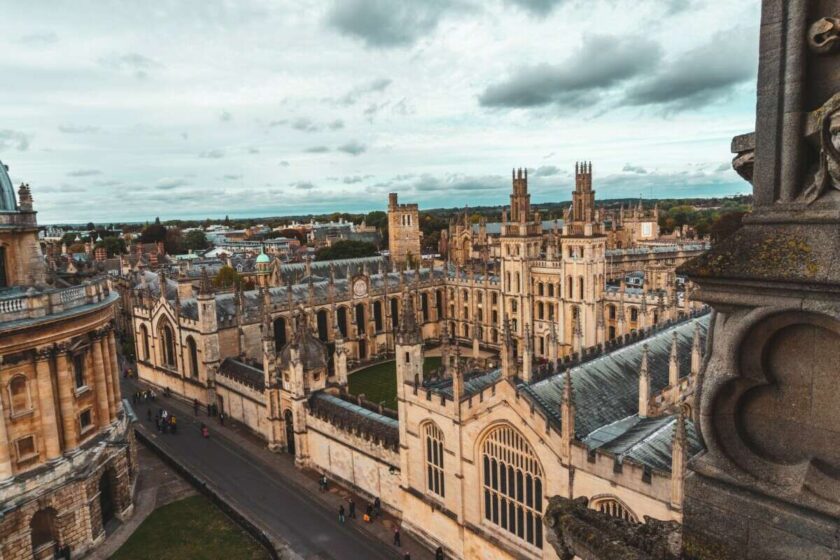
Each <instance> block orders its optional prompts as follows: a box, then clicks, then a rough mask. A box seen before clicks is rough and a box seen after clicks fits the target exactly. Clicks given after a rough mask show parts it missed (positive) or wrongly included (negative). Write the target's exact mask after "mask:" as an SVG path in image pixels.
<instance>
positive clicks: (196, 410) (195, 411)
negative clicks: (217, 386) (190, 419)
mask: <svg viewBox="0 0 840 560" xmlns="http://www.w3.org/2000/svg"><path fill="white" fill-rule="evenodd" d="M193 416H198V399H193Z"/></svg>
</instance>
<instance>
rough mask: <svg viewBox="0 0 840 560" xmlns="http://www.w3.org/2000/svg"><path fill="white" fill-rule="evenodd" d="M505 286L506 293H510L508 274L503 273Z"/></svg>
mask: <svg viewBox="0 0 840 560" xmlns="http://www.w3.org/2000/svg"><path fill="white" fill-rule="evenodd" d="M505 284H506V286H505V289H507V291H510V272H507V273H505Z"/></svg>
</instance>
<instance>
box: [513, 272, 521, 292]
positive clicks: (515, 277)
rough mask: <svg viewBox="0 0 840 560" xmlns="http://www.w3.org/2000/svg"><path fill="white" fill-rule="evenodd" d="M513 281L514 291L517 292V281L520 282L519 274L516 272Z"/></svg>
mask: <svg viewBox="0 0 840 560" xmlns="http://www.w3.org/2000/svg"><path fill="white" fill-rule="evenodd" d="M514 280H516V284H515V291H516V292H519V286H520V284H519V280H520V278H519V273H518V272H517V273H516V275H515V276H514Z"/></svg>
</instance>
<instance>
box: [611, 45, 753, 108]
mask: <svg viewBox="0 0 840 560" xmlns="http://www.w3.org/2000/svg"><path fill="white" fill-rule="evenodd" d="M756 33H757V30H756V29H744V28H735V29H731V30H728V31H723V32H719V33H716V34H715V35H714V36H713V37H712V39H711V41H709V42H708V43H707V44H705V45H703V46H701V47H698V48H696V49H694V50H691V51H688V52H686V53H685V54H683V55H682V56H679V57H678V58H676V59H674V60H672V61H671V62H670V63H669V64H667V65H664V66H663V67H662V68H660V69H659V71H658V72H656V73H655V74H654V75H653V76H652V77H650V78H648V79H646V80H644V81H642V82H641V83H639V84H637V85H635V86H633V87H631V88H630V89H629V91H628V92H627V95H626V98H625V102H626V103H627V104H629V105H639V106H642V105H657V106H660V107H662V108H664V109H665V110H667V111H682V110H686V109H696V108H699V107H702V106H704V105H708V104H710V103H713V102H715V101H718V100H720V99H722V98H725V97H726V96H728V95H729V94H730V93H732V91H733V90H734V89H735V88H736V87H738V86H739V85H741V84H744V83H747V82H750V81H754V80H755V75H756V71H757V69H758V49H757V47H756V45H757V41H756V38H755V35H756Z"/></svg>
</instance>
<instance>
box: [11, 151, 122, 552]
mask: <svg viewBox="0 0 840 560" xmlns="http://www.w3.org/2000/svg"><path fill="white" fill-rule="evenodd" d="M18 195H19V203H16V202H15V195H14V192H13V190H12V186H11V182H10V181H9V177H8V174H7V173H6V168H5V167H4V166H2V165H0V201H2V207H0V270H2V273H3V274H2V285H0V535H2V538H0V558H3V559H4V560H5V559H18V558H20V559H30V558H53V557H54V555H55V554H56V552H57V551H58V550H59V549H62V550H69V551H71V552H72V554H73V556H76V555H77V554H81V553H84V552H85V551H87V550H88V549H90V548H91V547H92V546H95V545H96V544H97V543H98V542H100V541H101V540H102V539H104V538H105V526H106V525H107V524H108V523H109V522H110V521H111V520H112V519H120V518H123V517H125V516H126V515H129V514H130V513H131V511H132V509H133V497H132V488H133V487H134V482H135V479H136V472H137V471H136V458H135V449H134V440H133V437H134V436H133V432H132V430H131V429H130V427H129V419H128V417H127V415H126V413H125V412H124V411H123V407H122V400H121V397H120V385H119V379H120V375H119V366H118V363H117V353H116V343H115V338H114V334H115V333H114V329H113V317H114V306H115V303H116V301H117V294H116V292H114V291H112V290H111V289H110V287H109V283H108V281H107V280H106V279H104V278H100V279H92V280H87V281H85V282H84V283H82V284H79V285H76V286H69V287H63V288H58V287H52V286H50V285H48V284H47V278H46V273H45V267H44V262H43V256H42V255H41V249H40V246H39V244H38V239H37V224H36V221H35V211H34V210H33V208H32V197H31V194H30V191H29V187H28V186H27V185H21V187H20V190H19V191H18Z"/></svg>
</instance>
